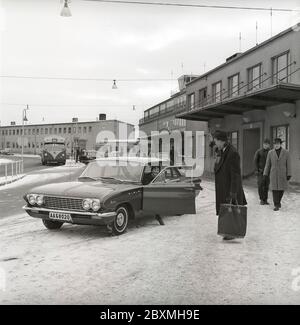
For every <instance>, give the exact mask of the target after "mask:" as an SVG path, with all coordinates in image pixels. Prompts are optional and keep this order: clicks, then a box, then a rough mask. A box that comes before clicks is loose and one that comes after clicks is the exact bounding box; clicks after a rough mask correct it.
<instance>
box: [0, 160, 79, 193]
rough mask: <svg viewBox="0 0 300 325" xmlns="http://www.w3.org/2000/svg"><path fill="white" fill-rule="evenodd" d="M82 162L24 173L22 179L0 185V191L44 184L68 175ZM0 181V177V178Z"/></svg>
mask: <svg viewBox="0 0 300 325" xmlns="http://www.w3.org/2000/svg"><path fill="white" fill-rule="evenodd" d="M82 166H84V164H81V163H77V164H75V165H72V166H67V165H64V166H55V167H50V168H47V169H43V170H41V171H40V172H37V173H34V172H33V173H30V174H28V175H25V177H22V179H20V180H18V181H16V182H13V183H10V184H6V185H2V186H0V192H1V190H9V189H11V188H16V187H19V186H26V185H32V186H33V185H34V184H36V183H41V182H44V183H45V184H46V183H48V182H51V181H53V180H55V179H57V178H61V177H64V176H68V175H71V174H73V173H74V167H75V168H82ZM0 183H1V178H0Z"/></svg>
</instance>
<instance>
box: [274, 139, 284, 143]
mask: <svg viewBox="0 0 300 325" xmlns="http://www.w3.org/2000/svg"><path fill="white" fill-rule="evenodd" d="M282 142H283V141H282V140H281V139H280V138H275V139H274V143H280V144H282Z"/></svg>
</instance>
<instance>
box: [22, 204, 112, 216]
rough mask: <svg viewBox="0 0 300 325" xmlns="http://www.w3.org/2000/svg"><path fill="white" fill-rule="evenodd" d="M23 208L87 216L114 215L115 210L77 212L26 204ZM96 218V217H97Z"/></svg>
mask: <svg viewBox="0 0 300 325" xmlns="http://www.w3.org/2000/svg"><path fill="white" fill-rule="evenodd" d="M23 209H24V210H26V211H27V210H29V211H33V212H39V211H42V212H58V213H70V214H78V215H84V216H89V217H98V218H99V217H101V218H105V217H115V216H116V212H114V211H113V212H106V213H97V212H78V211H69V210H54V209H46V208H39V207H28V206H27V205H24V206H23ZM98 218H97V219H98Z"/></svg>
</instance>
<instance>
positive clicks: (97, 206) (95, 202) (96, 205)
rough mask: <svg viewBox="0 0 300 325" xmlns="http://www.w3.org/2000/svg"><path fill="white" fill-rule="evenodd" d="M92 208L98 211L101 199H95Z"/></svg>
mask: <svg viewBox="0 0 300 325" xmlns="http://www.w3.org/2000/svg"><path fill="white" fill-rule="evenodd" d="M92 209H93V211H95V212H96V211H98V210H99V209H100V200H98V199H94V200H93V202H92Z"/></svg>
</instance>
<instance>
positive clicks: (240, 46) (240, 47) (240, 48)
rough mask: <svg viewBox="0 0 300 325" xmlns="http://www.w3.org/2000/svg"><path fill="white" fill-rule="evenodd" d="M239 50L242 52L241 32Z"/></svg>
mask: <svg viewBox="0 0 300 325" xmlns="http://www.w3.org/2000/svg"><path fill="white" fill-rule="evenodd" d="M239 52H242V33H241V32H240V34H239Z"/></svg>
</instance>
